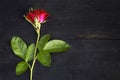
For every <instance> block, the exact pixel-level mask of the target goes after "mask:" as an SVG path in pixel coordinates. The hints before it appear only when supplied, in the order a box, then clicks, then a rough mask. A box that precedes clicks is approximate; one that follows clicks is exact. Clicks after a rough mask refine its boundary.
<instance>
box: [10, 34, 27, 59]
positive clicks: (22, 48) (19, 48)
mask: <svg viewBox="0 0 120 80" xmlns="http://www.w3.org/2000/svg"><path fill="white" fill-rule="evenodd" d="M11 47H12V50H13V52H14V53H15V55H17V56H18V57H20V58H22V59H25V53H26V50H27V45H26V44H25V42H24V41H23V40H22V39H21V38H20V37H16V36H14V37H13V38H12V40H11Z"/></svg>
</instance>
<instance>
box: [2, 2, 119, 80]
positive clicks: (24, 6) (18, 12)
mask: <svg viewBox="0 0 120 80" xmlns="http://www.w3.org/2000/svg"><path fill="white" fill-rule="evenodd" d="M31 7H33V8H37V9H45V10H46V11H47V12H48V13H49V14H50V17H49V19H48V22H47V23H46V24H43V25H42V35H43V34H46V33H49V34H51V36H52V39H54V38H55V39H62V40H65V41H67V42H68V43H69V44H70V45H71V46H72V48H71V49H70V50H69V51H68V52H65V53H61V54H52V65H51V67H50V68H47V67H43V66H41V65H40V64H36V67H35V70H34V79H33V80H120V1H119V0H1V1H0V80H28V77H29V73H28V72H27V73H25V74H24V75H22V76H16V74H15V66H16V64H17V63H18V62H19V61H21V59H19V58H18V57H16V56H15V55H14V54H13V52H12V51H11V48H10V40H11V38H12V36H14V35H17V36H20V37H22V38H23V40H24V41H26V42H27V43H28V44H29V43H31V42H34V41H35V39H36V34H35V32H34V30H33V27H32V26H31V24H29V23H28V22H27V21H25V19H24V18H23V15H24V14H25V13H26V12H27V11H28V9H29V8H31Z"/></svg>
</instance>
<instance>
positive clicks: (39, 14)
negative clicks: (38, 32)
mask: <svg viewBox="0 0 120 80" xmlns="http://www.w3.org/2000/svg"><path fill="white" fill-rule="evenodd" d="M24 17H25V19H26V20H27V21H28V22H30V23H31V24H32V25H33V26H34V27H35V28H39V27H40V26H41V23H45V22H46V19H47V17H48V13H47V12H46V11H45V10H43V9H41V10H39V9H35V10H33V9H32V8H31V9H30V10H29V12H28V13H27V14H26V15H24Z"/></svg>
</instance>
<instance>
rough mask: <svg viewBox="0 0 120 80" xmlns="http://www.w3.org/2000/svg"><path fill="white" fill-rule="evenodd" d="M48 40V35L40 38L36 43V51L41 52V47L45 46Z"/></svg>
mask: <svg viewBox="0 0 120 80" xmlns="http://www.w3.org/2000/svg"><path fill="white" fill-rule="evenodd" d="M49 39H50V35H49V34H46V35H44V36H43V37H41V39H40V40H39V43H38V50H39V51H41V50H43V47H44V46H45V44H46V43H47V42H48V40H49Z"/></svg>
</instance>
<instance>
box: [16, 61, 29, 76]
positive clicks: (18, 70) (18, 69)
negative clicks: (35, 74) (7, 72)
mask: <svg viewBox="0 0 120 80" xmlns="http://www.w3.org/2000/svg"><path fill="white" fill-rule="evenodd" d="M27 69H28V65H27V63H26V62H24V61H22V62H20V63H18V64H17V66H16V74H17V75H21V74H23V73H25V72H26V70H27Z"/></svg>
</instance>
